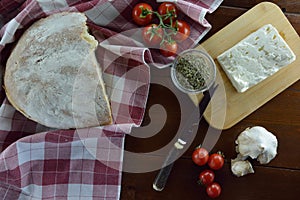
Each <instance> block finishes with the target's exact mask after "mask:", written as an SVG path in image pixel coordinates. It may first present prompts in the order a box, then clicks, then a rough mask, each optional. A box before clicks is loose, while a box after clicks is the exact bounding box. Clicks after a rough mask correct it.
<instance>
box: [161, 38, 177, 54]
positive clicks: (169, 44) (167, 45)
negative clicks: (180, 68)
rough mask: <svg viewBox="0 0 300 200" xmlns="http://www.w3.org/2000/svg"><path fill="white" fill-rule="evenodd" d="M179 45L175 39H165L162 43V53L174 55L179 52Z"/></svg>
mask: <svg viewBox="0 0 300 200" xmlns="http://www.w3.org/2000/svg"><path fill="white" fill-rule="evenodd" d="M177 49H178V45H177V42H175V41H167V40H166V41H164V42H163V43H162V44H161V45H160V53H161V54H162V55H163V56H165V57H170V56H174V55H175V54H176V52H177Z"/></svg>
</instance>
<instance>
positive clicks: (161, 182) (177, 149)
mask: <svg viewBox="0 0 300 200" xmlns="http://www.w3.org/2000/svg"><path fill="white" fill-rule="evenodd" d="M217 87H218V85H215V84H213V86H211V87H210V88H209V90H207V91H205V92H204V93H203V94H204V96H203V98H202V99H201V101H200V103H199V105H198V107H197V108H198V109H195V110H194V111H193V112H192V114H191V115H190V116H189V118H188V121H187V122H186V123H185V125H184V126H183V128H182V129H181V130H180V134H179V137H178V140H177V141H176V142H175V143H174V146H173V147H172V149H171V150H170V152H169V154H168V155H167V157H166V160H165V161H164V163H163V165H162V166H163V167H162V168H161V169H160V171H159V173H158V175H157V176H156V178H155V180H154V182H153V189H154V190H156V191H162V190H163V189H164V187H165V185H166V182H167V180H168V177H169V175H170V172H171V170H172V167H173V164H174V161H175V160H176V159H177V158H178V156H179V155H180V153H181V150H182V149H183V148H184V145H185V144H187V143H188V141H189V140H190V138H191V137H192V136H193V135H194V134H193V133H195V131H197V130H198V125H199V122H200V120H201V118H202V116H203V113H204V111H205V109H206V107H207V106H208V104H209V102H210V100H211V97H212V96H213V94H214V92H215V91H216V89H217Z"/></svg>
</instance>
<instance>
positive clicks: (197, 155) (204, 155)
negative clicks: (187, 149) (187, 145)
mask: <svg viewBox="0 0 300 200" xmlns="http://www.w3.org/2000/svg"><path fill="white" fill-rule="evenodd" d="M208 158H209V155H208V151H207V150H206V149H205V148H202V147H198V148H196V149H195V150H194V152H193V154H192V159H193V161H194V163H196V164H197V165H199V166H203V165H205V164H206V163H207V161H208Z"/></svg>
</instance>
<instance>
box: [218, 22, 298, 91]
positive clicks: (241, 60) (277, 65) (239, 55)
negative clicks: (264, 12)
mask: <svg viewBox="0 0 300 200" xmlns="http://www.w3.org/2000/svg"><path fill="white" fill-rule="evenodd" d="M217 59H218V62H219V63H220V65H221V66H222V68H223V70H224V71H225V73H226V75H227V76H228V78H229V79H230V81H231V83H232V85H233V86H234V87H235V88H236V90H237V91H238V92H245V91H246V90H247V89H249V88H250V87H252V86H254V85H256V84H258V83H259V82H261V81H263V80H264V79H266V78H268V77H269V76H271V75H273V74H274V73H276V72H277V71H278V70H280V69H281V68H282V67H285V66H287V65H289V64H290V63H292V62H293V61H294V60H296V56H295V54H294V53H293V51H292V50H291V49H290V47H289V46H288V44H287V43H286V42H285V41H284V39H283V38H282V37H281V36H280V34H279V33H278V31H277V30H276V28H275V27H273V26H272V25H271V24H267V25H265V26H263V27H261V28H260V29H258V30H257V31H255V32H254V33H252V34H250V35H248V36H247V37H246V38H244V39H243V40H241V41H240V42H239V43H238V44H236V45H235V46H233V47H232V48H230V49H228V50H227V51H225V52H224V53H222V54H221V55H219V56H218V57H217Z"/></svg>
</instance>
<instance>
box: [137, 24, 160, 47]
mask: <svg viewBox="0 0 300 200" xmlns="http://www.w3.org/2000/svg"><path fill="white" fill-rule="evenodd" d="M163 35H164V31H163V29H162V28H161V27H158V25H157V24H151V25H148V26H146V27H144V28H143V31H142V36H143V40H144V42H145V44H146V45H148V46H150V47H154V46H158V45H159V44H160V43H161V41H162V39H163Z"/></svg>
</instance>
